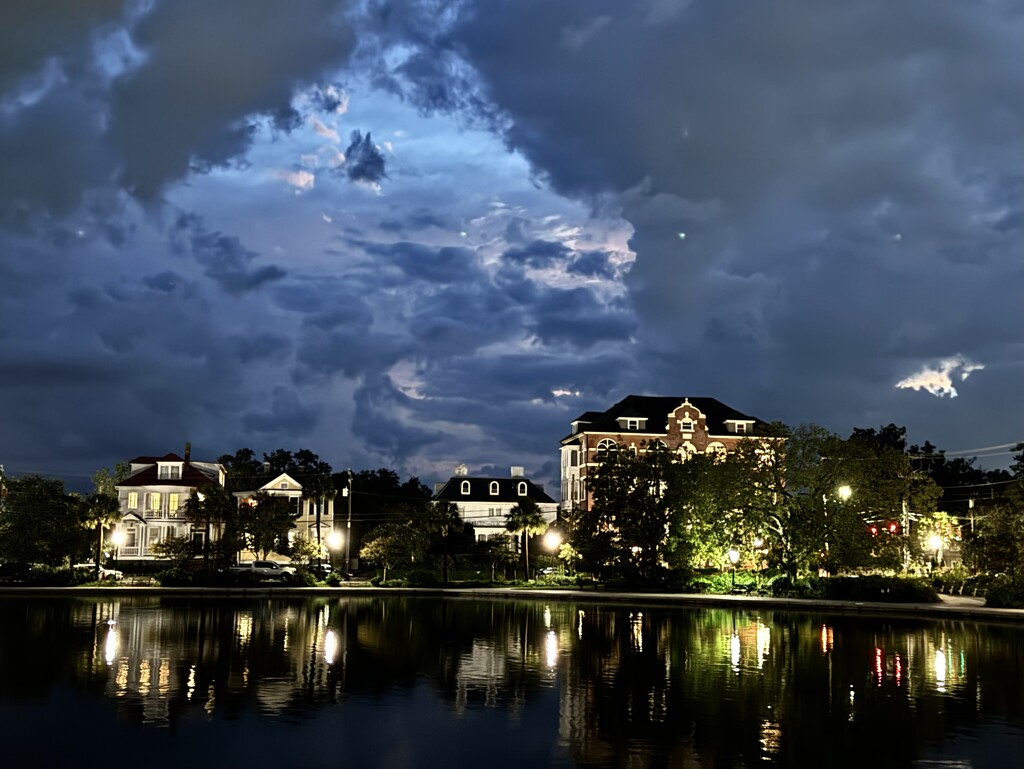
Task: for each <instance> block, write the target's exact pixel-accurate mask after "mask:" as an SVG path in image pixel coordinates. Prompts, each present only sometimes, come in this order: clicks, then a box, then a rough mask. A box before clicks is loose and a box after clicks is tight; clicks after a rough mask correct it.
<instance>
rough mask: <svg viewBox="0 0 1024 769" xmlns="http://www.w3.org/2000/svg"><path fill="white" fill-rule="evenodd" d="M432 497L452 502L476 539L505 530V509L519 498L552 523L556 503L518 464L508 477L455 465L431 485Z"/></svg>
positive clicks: (506, 512) (506, 516) (484, 538)
mask: <svg viewBox="0 0 1024 769" xmlns="http://www.w3.org/2000/svg"><path fill="white" fill-rule="evenodd" d="M433 499H434V501H441V500H444V501H448V502H454V503H455V504H456V506H457V507H458V508H459V515H460V516H461V517H462V520H464V521H466V522H467V523H469V524H472V526H473V529H474V530H475V533H476V538H477V540H478V541H483V540H487V539H489V538H491V537H493V536H495V535H497V534H503V533H506V529H505V522H506V520H507V518H508V513H509V511H510V510H511V509H512V508H513V507H514V506H515V505H517V504H519V502H520V501H522V500H523V499H532V500H533V501H534V502H536V503H537V506H538V507H539V508H540V510H541V513H543V515H544V520H546V521H547V522H548V523H554V521H555V519H556V518H557V517H558V503H557V502H555V500H553V499H552V498H551V497H549V496H548V495H547V494H546V493H545V492H544V488H543V487H542V486H539V485H537V484H536V483H534V482H533V481H531V480H530V479H529V478H526V477H524V475H523V468H522V467H513V468H512V472H511V474H510V477H508V478H492V477H470V475H469V473H468V471H467V469H466V466H465V465H459V466H458V467H457V468H456V469H455V475H454V476H452V477H451V478H449V479H448V481H447V482H445V483H439V484H437V485H436V486H435V489H434V496H433Z"/></svg>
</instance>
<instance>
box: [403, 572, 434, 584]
mask: <svg viewBox="0 0 1024 769" xmlns="http://www.w3.org/2000/svg"><path fill="white" fill-rule="evenodd" d="M440 584H441V581H440V580H439V579H438V578H437V575H436V574H434V572H432V571H430V570H429V569H413V570H412V571H410V572H408V573H407V574H406V575H405V585H406V587H438V586H439V585H440Z"/></svg>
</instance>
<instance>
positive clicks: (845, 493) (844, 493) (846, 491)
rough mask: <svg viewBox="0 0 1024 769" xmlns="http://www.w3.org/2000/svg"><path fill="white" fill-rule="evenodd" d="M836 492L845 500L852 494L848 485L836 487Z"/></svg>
mask: <svg viewBox="0 0 1024 769" xmlns="http://www.w3.org/2000/svg"><path fill="white" fill-rule="evenodd" d="M836 493H837V494H839V498H840V499H842V500H847V499H849V498H850V496H851V495H852V494H853V489H851V488H850V487H849V486H840V487H839V488H838V489H836Z"/></svg>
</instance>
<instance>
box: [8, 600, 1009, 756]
mask: <svg viewBox="0 0 1024 769" xmlns="http://www.w3.org/2000/svg"><path fill="white" fill-rule="evenodd" d="M0 628H2V632H0V729H2V734H3V738H4V739H3V746H2V748H0V766H3V767H12V769H13V768H18V769H20V768H21V767H47V768H49V767H118V766H139V767H144V768H145V769H160V768H161V767H221V768H230V767H260V768H261V769H262V767H300V768H302V769H306V768H308V769H316V768H318V767H337V768H339V769H349V768H351V769H369V768H372V767H388V768H389V769H403V768H404V767H416V768H422V769H432V768H433V767H445V768H446V769H469V768H472V767H494V768H495V769H501V768H502V767H516V769H530V767H755V766H756V767H822V768H826V767H827V768H828V769H832V768H834V767H972V768H978V769H980V768H982V767H998V768H999V769H1003V768H1004V767H1022V766H1024V627H1021V626H1019V625H1018V626H1014V625H999V624H974V623H969V622H960V621H926V620H920V619H878V618H873V617H849V616H829V615H820V614H801V613H786V612H772V611H765V612H759V611H755V610H752V609H740V610H737V611H733V610H724V609H703V608H690V607H672V608H664V607H658V608H653V607H644V606H634V607H629V606H622V605H601V604H593V603H585V602H576V603H573V602H561V601H559V602H550V603H546V602H544V601H543V600H529V601H513V600H499V601H482V600H470V599H459V598H455V599H447V600H442V599H436V598H425V597H421V598H414V597H401V596H381V597H367V598H363V597H330V598H327V597H324V598H319V597H318V598H296V599H294V600H293V599H288V598H265V597H259V598H257V597H251V598H237V599H228V598H216V599H215V598H208V599H176V598H168V597H110V598H106V597H97V598H85V597H82V598H68V599H59V598H38V597H22V596H10V597H4V598H0Z"/></svg>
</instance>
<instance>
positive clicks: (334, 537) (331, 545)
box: [327, 529, 342, 568]
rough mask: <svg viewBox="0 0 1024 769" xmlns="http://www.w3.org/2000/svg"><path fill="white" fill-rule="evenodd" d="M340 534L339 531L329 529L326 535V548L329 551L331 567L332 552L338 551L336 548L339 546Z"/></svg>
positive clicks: (332, 564)
mask: <svg viewBox="0 0 1024 769" xmlns="http://www.w3.org/2000/svg"><path fill="white" fill-rule="evenodd" d="M341 541H342V536H341V532H340V531H336V530H335V529H331V531H330V533H328V535H327V549H328V550H329V551H330V553H331V567H332V568H333V566H334V554H335V553H336V552H338V548H340V547H341Z"/></svg>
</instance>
